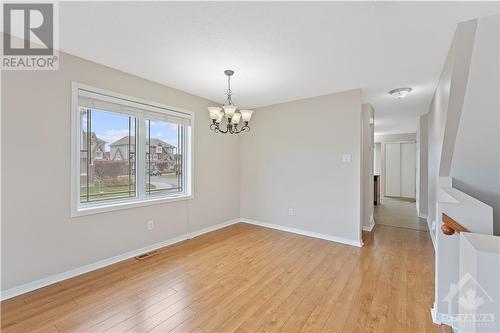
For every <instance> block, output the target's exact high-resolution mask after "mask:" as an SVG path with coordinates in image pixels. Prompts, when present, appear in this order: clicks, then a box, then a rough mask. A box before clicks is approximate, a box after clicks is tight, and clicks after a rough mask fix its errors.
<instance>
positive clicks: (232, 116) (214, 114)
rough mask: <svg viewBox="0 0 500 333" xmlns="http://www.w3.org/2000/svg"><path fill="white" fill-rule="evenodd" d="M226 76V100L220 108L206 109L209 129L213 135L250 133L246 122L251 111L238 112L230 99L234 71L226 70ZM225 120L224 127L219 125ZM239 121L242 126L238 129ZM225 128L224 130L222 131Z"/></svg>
mask: <svg viewBox="0 0 500 333" xmlns="http://www.w3.org/2000/svg"><path fill="white" fill-rule="evenodd" d="M224 74H226V75H227V92H226V95H227V99H226V101H225V102H224V105H222V107H219V106H210V107H208V113H209V115H210V118H211V119H212V124H210V129H211V130H212V131H214V132H215V133H222V134H227V133H229V134H238V133H243V132H248V131H250V126H248V122H249V121H250V118H252V113H253V110H238V107H237V106H236V105H234V104H233V100H232V99H231V95H232V91H231V76H232V75H233V74H234V71H232V70H230V69H227V70H225V71H224ZM224 119H226V125H225V126H224V125H221V123H222V121H223V120H224ZM240 121H242V122H243V126H242V127H241V128H240V129H238V124H239V123H240ZM224 127H225V129H224Z"/></svg>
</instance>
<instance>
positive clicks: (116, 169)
mask: <svg viewBox="0 0 500 333" xmlns="http://www.w3.org/2000/svg"><path fill="white" fill-rule="evenodd" d="M82 110H83V111H81V127H82V135H81V140H82V142H81V147H82V151H81V152H80V154H81V158H80V171H81V172H80V173H81V176H80V185H81V186H80V202H94V201H101V200H109V199H118V198H128V197H135V196H136V190H135V189H136V187H135V178H136V177H135V140H136V118H135V117H130V116H128V115H124V114H117V113H112V112H106V111H102V110H98V109H90V108H82ZM83 174H85V177H84V176H83Z"/></svg>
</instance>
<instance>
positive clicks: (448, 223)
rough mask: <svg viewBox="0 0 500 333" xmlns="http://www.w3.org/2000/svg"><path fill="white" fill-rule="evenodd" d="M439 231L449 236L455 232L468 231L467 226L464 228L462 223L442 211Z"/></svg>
mask: <svg viewBox="0 0 500 333" xmlns="http://www.w3.org/2000/svg"><path fill="white" fill-rule="evenodd" d="M441 231H442V232H443V234H445V235H448V236H451V235H453V234H454V233H455V232H458V233H461V232H469V230H467V228H465V227H464V226H463V225H461V224H460V223H458V222H457V221H455V220H454V219H452V218H451V217H449V216H448V215H446V214H445V213H443V224H442V225H441Z"/></svg>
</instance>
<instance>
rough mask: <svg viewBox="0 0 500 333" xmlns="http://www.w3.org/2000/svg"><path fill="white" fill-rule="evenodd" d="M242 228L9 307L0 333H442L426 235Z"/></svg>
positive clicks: (35, 294) (108, 270)
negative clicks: (348, 236)
mask: <svg viewBox="0 0 500 333" xmlns="http://www.w3.org/2000/svg"><path fill="white" fill-rule="evenodd" d="M364 238H365V239H364V241H365V246H364V247H363V248H356V247H352V246H348V245H342V244H339V243H334V242H329V241H325V240H320V239H315V238H310V237H305V236H300V235H296V234H291V233H286V232H282V231H277V230H273V229H266V228H262V227H257V226H253V225H249V224H243V223H240V224H236V225H233V226H230V227H227V228H224V229H221V230H218V231H215V232H212V233H209V234H206V235H203V236H200V237H197V238H195V239H192V240H189V241H184V242H181V243H178V244H175V245H172V246H169V247H166V248H163V249H161V250H160V252H161V253H160V254H159V255H156V256H154V257H151V258H149V259H146V260H142V261H137V260H135V259H130V260H127V261H123V262H120V263H118V264H115V265H112V266H108V267H106V268H103V269H100V270H97V271H94V272H90V273H87V274H85V275H81V276H78V277H75V278H72V279H69V280H66V281H62V282H60V283H57V284H55V285H51V286H48V287H46V288H43V289H39V290H36V291H33V292H31V293H28V294H25V295H21V296H19V297H16V298H13V299H10V300H7V301H4V302H2V304H1V306H2V309H1V314H2V319H1V326H2V332H4V333H10V332H170V331H172V332H191V331H194V332H215V331H217V332H232V331H239V332H256V331H261V332H265V331H283V332H299V331H301V332H319V331H324V332H398V333H399V332H439V331H440V327H439V326H437V325H433V324H432V320H431V317H430V312H429V309H430V308H431V307H432V302H433V293H434V251H433V249H432V244H431V240H430V238H429V235H428V233H426V232H419V231H415V230H408V229H400V228H392V227H387V226H381V225H377V226H376V227H375V228H374V230H373V232H372V233H366V234H365V235H364Z"/></svg>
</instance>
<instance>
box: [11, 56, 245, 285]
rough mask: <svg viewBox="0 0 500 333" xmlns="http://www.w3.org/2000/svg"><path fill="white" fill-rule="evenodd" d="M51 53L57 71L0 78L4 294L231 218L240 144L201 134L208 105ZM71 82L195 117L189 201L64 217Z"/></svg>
mask: <svg viewBox="0 0 500 333" xmlns="http://www.w3.org/2000/svg"><path fill="white" fill-rule="evenodd" d="M59 56H60V64H59V70H57V71H3V72H2V147H1V148H2V173H3V175H4V177H3V179H2V194H3V195H2V208H3V209H2V216H1V217H2V244H1V247H2V248H1V249H2V290H6V289H9V288H12V287H14V286H18V285H21V284H23V283H27V282H31V281H34V280H37V279H40V278H44V277H47V276H50V275H53V274H57V273H61V272H64V271H67V270H70V269H73V268H76V267H80V266H82V265H86V264H90V263H94V262H96V261H98V260H102V259H105V258H109V257H113V256H115V255H118V254H122V253H125V252H127V251H130V250H134V249H138V248H141V247H144V246H147V245H150V244H153V243H156V242H160V241H163V240H167V239H170V238H172V237H175V236H178V235H181V234H185V233H186V232H187V231H188V223H189V226H190V229H191V230H198V229H201V228H204V227H208V226H211V225H214V224H218V223H221V222H224V221H227V220H230V219H234V218H238V217H239V214H240V209H239V159H238V158H237V156H238V154H239V138H238V137H235V136H223V135H217V134H215V133H213V132H211V131H210V130H209V129H208V124H209V118H208V115H207V112H206V106H208V105H211V104H213V103H211V102H210V101H208V100H205V99H202V98H199V97H195V96H192V95H189V94H187V93H184V92H181V91H178V90H175V89H172V88H168V87H165V86H163V85H160V84H156V83H153V82H151V81H147V80H144V79H141V78H139V77H135V76H132V75H129V74H126V73H123V72H120V71H117V70H114V69H111V68H108V67H105V66H101V65H98V64H95V63H92V62H89V61H86V60H83V59H80V58H77V57H74V56H70V55H67V54H64V53H59ZM72 80H74V81H78V82H81V83H85V84H89V85H92V86H95V87H99V88H103V89H107V90H111V91H115V92H119V93H123V94H127V95H130V96H135V97H139V98H143V99H146V100H151V101H155V102H159V103H163V104H166V105H172V106H177V107H181V108H184V109H188V110H192V111H194V112H195V131H194V132H195V133H194V141H195V142H194V150H195V157H194V161H195V162H194V168H195V170H194V195H195V198H194V199H193V200H190V201H181V202H174V203H165V204H159V205H154V206H148V207H142V208H133V209H126V210H121V211H116V212H109V213H101V214H96V215H90V216H85V217H79V218H70V199H69V198H70V177H71V175H70V156H71V152H70V135H71V134H70V101H71V96H70V94H71V85H70V83H71V81H72ZM228 157H229V158H228ZM231 157H233V158H231ZM5 175H7V176H5ZM226 180H228V181H229V185H227V184H226V183H225V182H226ZM148 220H154V221H155V229H154V231H152V232H151V231H147V228H146V221H148Z"/></svg>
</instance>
